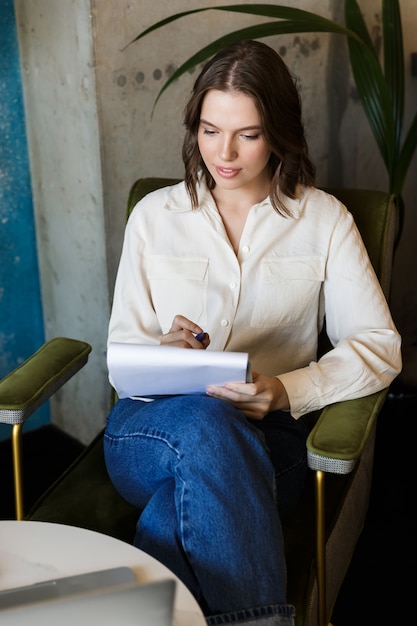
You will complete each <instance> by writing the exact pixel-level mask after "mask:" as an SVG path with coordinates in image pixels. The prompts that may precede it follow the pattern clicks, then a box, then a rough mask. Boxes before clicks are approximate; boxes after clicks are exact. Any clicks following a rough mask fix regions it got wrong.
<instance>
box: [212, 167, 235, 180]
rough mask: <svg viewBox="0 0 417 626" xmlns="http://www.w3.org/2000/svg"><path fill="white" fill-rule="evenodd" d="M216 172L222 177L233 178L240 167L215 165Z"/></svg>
mask: <svg viewBox="0 0 417 626" xmlns="http://www.w3.org/2000/svg"><path fill="white" fill-rule="evenodd" d="M216 172H217V173H218V175H219V176H221V177H222V178H234V177H235V176H237V175H238V174H239V172H240V169H236V168H233V167H219V166H216Z"/></svg>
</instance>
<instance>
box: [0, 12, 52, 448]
mask: <svg viewBox="0 0 417 626" xmlns="http://www.w3.org/2000/svg"><path fill="white" fill-rule="evenodd" d="M43 341H44V330H43V318H42V306H41V298H40V285H39V272H38V263H37V253H36V239H35V226H34V216H33V205H32V194H31V185H30V173H29V162H28V152H27V142H26V132H25V119H24V107H23V96H22V84H21V75H20V65H19V50H18V42H17V34H16V24H15V15H14V7H13V0H1V2H0V378H2V377H3V376H5V375H6V374H7V373H8V372H9V371H10V370H11V369H13V368H14V367H16V366H17V365H19V364H20V363H22V362H23V361H24V360H25V359H26V358H27V357H28V356H29V355H30V354H31V353H32V352H33V351H35V350H37V349H38V348H39V347H40V346H41V344H42V343H43ZM48 421H49V408H48V406H46V407H44V408H42V409H40V410H39V411H38V412H37V414H36V415H34V416H32V417H31V419H30V420H29V422H28V424H27V426H25V430H29V429H31V428H35V427H38V426H39V425H41V424H43V423H46V422H48ZM9 435H10V427H5V426H0V439H2V438H3V439H4V438H5V437H8V436H9Z"/></svg>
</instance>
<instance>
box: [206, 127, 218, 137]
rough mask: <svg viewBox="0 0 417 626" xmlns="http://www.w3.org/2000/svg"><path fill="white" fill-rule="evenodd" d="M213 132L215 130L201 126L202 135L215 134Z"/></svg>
mask: <svg viewBox="0 0 417 626" xmlns="http://www.w3.org/2000/svg"><path fill="white" fill-rule="evenodd" d="M215 134H216V131H215V130H209V129H208V128H203V135H209V136H212V135H215Z"/></svg>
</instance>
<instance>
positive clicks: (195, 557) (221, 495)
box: [105, 41, 401, 626]
mask: <svg viewBox="0 0 417 626" xmlns="http://www.w3.org/2000/svg"><path fill="white" fill-rule="evenodd" d="M185 128H186V135H185V140H184V145H183V160H184V165H185V180H184V182H181V183H179V184H178V185H175V186H173V187H168V188H165V189H162V190H159V191H156V192H153V193H151V194H149V195H148V196H147V197H146V198H144V199H143V200H142V201H141V202H140V203H139V204H138V205H137V206H136V207H135V209H134V211H133V213H132V215H131V217H130V219H129V222H128V225H127V227H126V233H125V240H124V245H123V251H122V255H121V260H120V265H119V270H118V275H117V280H116V286H115V294H114V303H113V309H112V314H111V319H110V326H109V341H115V342H126V343H139V344H155V345H158V344H161V345H169V346H181V347H183V348H184V349H193V350H202V349H212V350H217V351H221V350H230V351H240V352H247V353H249V356H250V361H251V363H252V367H253V370H254V371H253V382H252V383H233V382H231V383H229V384H226V385H224V386H223V387H208V388H207V390H206V394H204V395H197V396H196V395H190V396H172V397H164V398H160V399H157V400H154V401H151V402H145V401H142V400H133V399H130V398H126V399H123V400H119V402H118V403H117V404H116V405H115V407H114V408H113V410H112V412H111V413H110V415H109V418H108V424H107V427H106V433H105V455H106V463H107V467H108V471H109V474H110V476H111V478H112V481H113V483H114V485H115V486H116V488H117V489H118V490H119V492H120V493H121V494H122V495H123V496H124V497H125V498H126V499H127V500H128V501H130V502H131V503H132V504H134V505H135V506H137V507H139V508H140V509H141V510H143V512H142V514H141V516H140V519H139V520H138V524H137V534H136V538H135V545H137V546H138V547H140V548H141V549H143V550H145V551H146V552H149V553H150V554H152V555H153V556H155V557H156V558H158V559H159V560H160V561H162V562H163V563H165V564H166V565H167V566H168V567H169V568H170V569H171V570H172V571H173V572H175V573H176V574H177V575H178V576H179V577H180V578H181V579H182V580H183V581H184V583H185V584H186V585H187V586H188V588H189V589H190V590H191V591H192V592H193V594H194V595H195V597H196V599H197V600H198V601H199V603H200V605H201V607H202V609H203V610H204V612H205V615H206V620H207V623H208V624H223V623H225V624H226V623H227V624H229V623H236V624H240V623H245V624H249V623H250V624H255V623H256V624H257V626H269V625H283V624H285V625H288V624H293V623H294V621H293V620H294V618H293V615H294V609H293V607H292V606H291V605H290V604H288V603H287V598H286V567H285V558H284V548H283V542H282V534H281V522H282V520H283V518H284V517H285V516H287V515H289V514H290V513H291V511H292V508H293V506H294V505H295V503H296V502H297V499H298V496H299V494H300V492H301V490H302V487H303V482H304V476H305V471H306V454H305V442H306V437H307V434H308V428H307V424H306V418H305V417H304V416H306V415H307V414H308V413H309V412H310V411H313V410H316V409H320V408H322V407H323V406H325V405H326V404H329V403H333V402H336V401H339V400H345V399H348V398H355V397H360V396H364V395H368V394H371V393H373V392H375V391H377V390H379V389H382V388H385V387H387V386H388V385H389V384H390V383H391V381H392V380H393V379H394V377H395V376H396V375H397V374H398V373H399V371H400V368H401V357H400V337H399V335H398V333H397V331H396V329H395V326H394V324H393V321H392V319H391V316H390V313H389V309H388V306H387V303H386V301H385V298H384V296H383V294H382V292H381V289H380V286H379V283H378V281H377V279H376V277H375V274H374V272H373V270H372V267H371V264H370V262H369V259H368V256H367V253H366V251H365V248H364V246H363V243H362V241H361V239H360V236H359V234H358V231H357V229H356V227H355V225H354V222H353V219H352V217H351V216H350V214H349V213H348V212H347V210H346V208H345V207H344V206H343V205H341V203H340V202H338V201H337V200H336V199H335V198H334V197H332V196H330V195H328V194H326V193H324V192H323V191H320V190H318V189H316V188H315V187H314V180H315V169H314V166H313V164H312V163H311V161H310V159H309V156H308V150H307V145H306V140H305V136H304V130H303V125H302V119H301V105H300V101H299V96H298V93H297V89H296V87H295V85H294V82H293V79H292V77H291V74H290V73H289V71H288V69H287V67H286V66H285V64H284V63H283V61H282V59H281V58H280V57H279V55H278V54H277V53H276V52H274V51H273V50H272V49H271V48H270V47H268V46H266V45H265V44H262V43H259V42H256V41H247V42H244V43H236V44H232V45H230V46H228V47H226V48H224V49H223V50H222V51H221V52H219V53H218V54H217V55H216V56H215V57H214V58H213V59H212V60H211V61H209V62H208V63H207V64H206V65H205V67H204V68H203V70H202V72H201V74H200V75H199V77H198V78H197V80H196V82H195V85H194V88H193V91H192V94H191V97H190V100H189V102H188V105H187V107H186V110H185ZM324 316H325V317H326V327H327V332H328V335H329V337H330V340H331V342H332V345H333V346H334V347H333V349H332V350H330V352H328V353H327V354H326V355H325V356H323V357H322V358H321V359H319V360H317V356H316V355H317V342H318V335H319V333H320V330H321V329H322V327H323V321H324ZM203 331H205V333H206V334H205V336H203V337H202V338H201V337H199V336H197V335H198V334H199V333H202V332H203ZM199 339H200V340H199ZM110 380H111V372H110Z"/></svg>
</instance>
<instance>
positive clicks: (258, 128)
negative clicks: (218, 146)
mask: <svg viewBox="0 0 417 626" xmlns="http://www.w3.org/2000/svg"><path fill="white" fill-rule="evenodd" d="M200 124H207V126H212V127H213V128H217V129H218V130H220V129H219V127H218V126H216V124H213V123H212V122H209V121H208V120H205V119H204V118H202V117H200ZM242 130H262V129H261V126H259V125H254V126H244V127H243V128H236V131H242Z"/></svg>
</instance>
